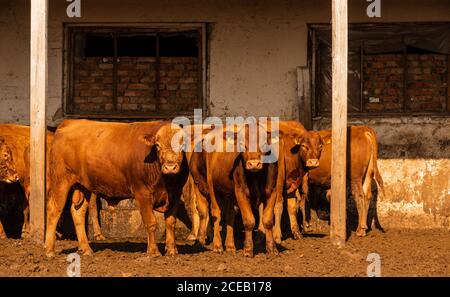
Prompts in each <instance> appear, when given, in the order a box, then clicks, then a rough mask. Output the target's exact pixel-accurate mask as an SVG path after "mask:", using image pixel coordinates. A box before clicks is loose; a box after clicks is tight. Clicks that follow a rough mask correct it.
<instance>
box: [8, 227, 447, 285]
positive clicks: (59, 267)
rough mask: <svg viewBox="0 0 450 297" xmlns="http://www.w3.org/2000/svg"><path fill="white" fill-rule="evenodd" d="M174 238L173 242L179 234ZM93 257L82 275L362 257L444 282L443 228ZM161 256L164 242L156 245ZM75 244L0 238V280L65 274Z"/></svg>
mask: <svg viewBox="0 0 450 297" xmlns="http://www.w3.org/2000/svg"><path fill="white" fill-rule="evenodd" d="M180 237H181V236H180ZM91 247H92V248H93V250H94V252H95V254H94V256H92V257H88V256H83V257H81V274H82V276H366V275H367V274H366V273H367V272H366V271H367V266H368V264H369V262H367V261H366V258H367V255H368V254H369V253H378V254H379V255H380V256H381V275H382V276H450V233H449V232H448V231H445V230H394V229H392V230H388V231H387V232H386V233H381V232H379V231H372V232H370V233H369V234H368V235H367V237H365V238H358V237H356V236H354V235H352V236H351V237H350V239H349V240H348V242H347V244H346V246H345V247H344V248H342V249H339V248H336V247H334V246H333V245H331V243H330V239H329V237H328V235H326V234H310V235H308V236H305V237H304V238H303V239H300V240H293V239H286V240H284V241H283V242H282V244H281V245H280V246H278V249H279V250H280V255H279V256H270V257H268V256H266V254H265V253H264V247H263V245H257V246H255V257H254V258H244V257H243V255H242V250H241V248H242V243H240V242H239V241H237V248H238V252H237V253H236V255H231V254H226V253H225V254H222V255H219V254H216V253H214V252H212V251H211V250H210V248H211V247H210V246H207V248H206V249H203V248H200V247H197V246H194V245H192V244H189V243H186V242H183V241H182V240H180V241H178V250H179V255H178V256H176V257H165V256H162V257H159V258H148V257H147V256H146V253H145V251H146V243H145V241H142V240H141V241H136V240H134V241H133V240H130V241H120V242H118V241H113V240H108V241H106V242H96V243H91ZM159 247H160V250H161V252H163V251H164V244H162V243H161V244H159ZM76 250H77V243H76V242H75V241H70V240H62V241H57V243H56V251H57V256H56V257H55V258H53V259H47V258H45V256H44V255H43V249H42V246H40V245H36V244H33V243H32V242H30V241H28V240H17V239H8V240H0V276H65V275H66V271H67V265H68V263H67V260H66V259H67V256H68V254H70V253H72V252H75V251H76Z"/></svg>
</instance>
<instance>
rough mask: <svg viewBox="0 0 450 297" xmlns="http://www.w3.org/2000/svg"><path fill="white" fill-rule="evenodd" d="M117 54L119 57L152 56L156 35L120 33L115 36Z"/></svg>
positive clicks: (154, 50)
mask: <svg viewBox="0 0 450 297" xmlns="http://www.w3.org/2000/svg"><path fill="white" fill-rule="evenodd" d="M117 55H118V56H119V57H154V56H156V36H151V35H150V36H149V35H120V36H119V37H118V38H117Z"/></svg>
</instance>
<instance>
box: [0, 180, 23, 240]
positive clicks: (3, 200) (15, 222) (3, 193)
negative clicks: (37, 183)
mask: <svg viewBox="0 0 450 297" xmlns="http://www.w3.org/2000/svg"><path fill="white" fill-rule="evenodd" d="M25 201H26V198H25V193H24V191H23V188H22V186H21V185H20V183H18V182H16V183H13V184H7V183H4V182H0V222H2V224H3V227H4V229H5V233H6V236H7V237H8V238H13V239H20V238H21V236H22V226H23V223H24V216H23V208H24V205H25Z"/></svg>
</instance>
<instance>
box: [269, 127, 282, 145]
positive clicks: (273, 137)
mask: <svg viewBox="0 0 450 297" xmlns="http://www.w3.org/2000/svg"><path fill="white" fill-rule="evenodd" d="M274 134H275V135H274ZM280 137H283V135H282V133H281V131H279V130H278V131H274V132H271V133H270V144H276V143H278V142H280Z"/></svg>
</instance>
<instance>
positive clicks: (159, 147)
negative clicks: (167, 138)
mask: <svg viewBox="0 0 450 297" xmlns="http://www.w3.org/2000/svg"><path fill="white" fill-rule="evenodd" d="M156 149H157V150H160V149H161V145H160V144H159V142H157V143H156Z"/></svg>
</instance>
